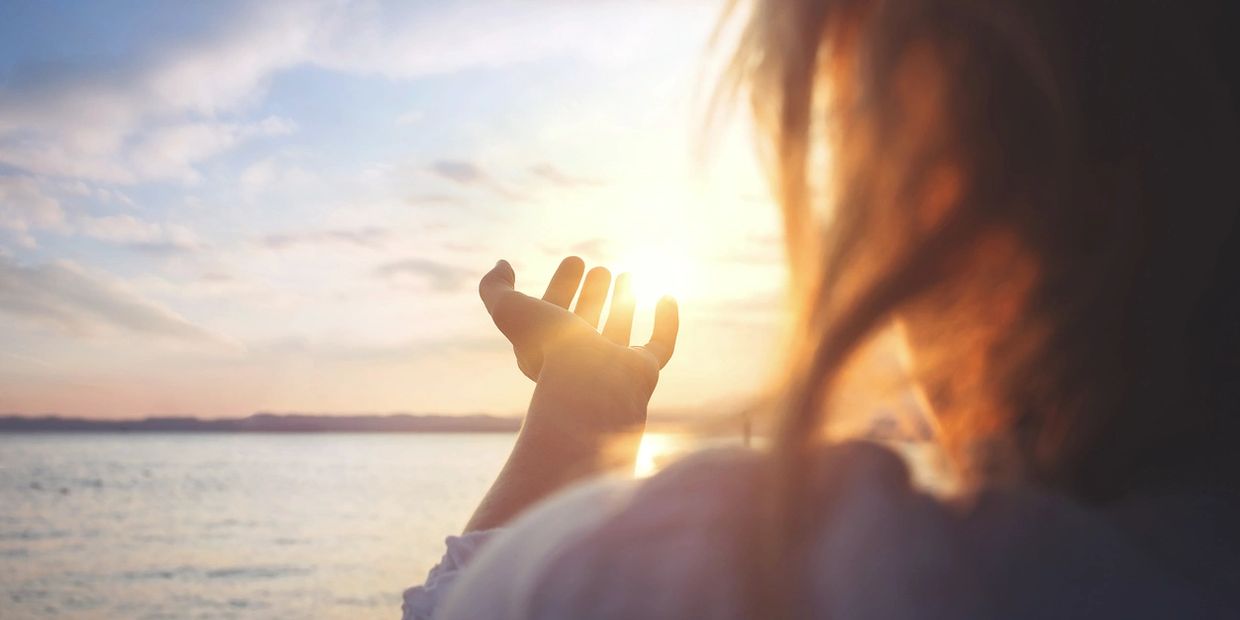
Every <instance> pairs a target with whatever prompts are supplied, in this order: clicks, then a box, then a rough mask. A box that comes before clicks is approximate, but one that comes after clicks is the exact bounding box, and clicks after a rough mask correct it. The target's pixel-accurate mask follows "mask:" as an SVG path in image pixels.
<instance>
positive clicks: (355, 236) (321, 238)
mask: <svg viewBox="0 0 1240 620" xmlns="http://www.w3.org/2000/svg"><path fill="white" fill-rule="evenodd" d="M391 238H392V231H391V230H389V229H387V228H382V227H378V226H368V227H364V228H336V229H331V230H314V231H307V232H298V233H282V234H273V235H267V236H265V237H262V238H261V239H259V240H258V243H259V245H261V246H263V247H266V248H268V249H272V250H286V249H289V248H293V247H299V246H316V245H349V246H355V247H360V248H374V247H378V246H381V245H383V244H385V243H386V242H387V241H389V240H390V239H391Z"/></svg>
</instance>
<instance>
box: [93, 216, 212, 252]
mask: <svg viewBox="0 0 1240 620" xmlns="http://www.w3.org/2000/svg"><path fill="white" fill-rule="evenodd" d="M73 228H74V230H76V231H77V233H78V234H80V235H83V236H86V237H90V238H92V239H97V240H99V241H105V242H107V243H114V244H117V245H123V246H126V247H130V248H133V249H136V250H143V251H147V252H152V253H157V254H175V253H181V252H191V251H194V250H197V249H198V248H199V247H201V244H200V243H199V241H198V237H197V235H195V234H194V233H193V231H191V230H190V229H188V228H186V227H184V226H180V225H177V224H160V223H157V222H149V221H146V220H142V219H139V218H136V217H134V216H132V215H129V214H124V213H122V214H117V215H103V216H92V215H82V216H77V217H75V218H74V219H73Z"/></svg>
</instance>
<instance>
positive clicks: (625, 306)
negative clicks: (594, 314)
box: [603, 273, 635, 347]
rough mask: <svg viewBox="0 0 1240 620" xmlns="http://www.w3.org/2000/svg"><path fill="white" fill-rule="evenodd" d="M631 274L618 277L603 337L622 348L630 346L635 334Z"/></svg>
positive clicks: (612, 293)
mask: <svg viewBox="0 0 1240 620" xmlns="http://www.w3.org/2000/svg"><path fill="white" fill-rule="evenodd" d="M629 278H630V276H629V274H627V273H622V274H620V275H618V276H616V287H615V289H613V290H612V292H611V309H610V310H608V311H607V325H606V326H604V327H603V336H604V337H605V338H607V339H608V340H610V341H612V342H614V343H616V344H618V345H620V346H622V347H627V346H629V336H630V335H631V334H632V333H633V306H634V303H635V302H634V300H633V291H632V290H631V289H630V288H629Z"/></svg>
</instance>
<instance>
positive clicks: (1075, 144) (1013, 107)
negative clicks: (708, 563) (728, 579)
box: [733, 0, 1240, 612]
mask: <svg viewBox="0 0 1240 620" xmlns="http://www.w3.org/2000/svg"><path fill="white" fill-rule="evenodd" d="M746 6H748V8H749V9H750V14H749V15H748V18H747V25H746V27H745V28H744V30H743V34H742V40H741V45H740V51H739V53H738V54H737V56H736V60H735V64H734V69H733V70H734V76H735V77H736V78H737V81H738V82H739V83H740V84H741V85H742V86H743V87H744V88H746V89H747V90H748V92H749V93H750V96H751V102H752V106H753V110H754V113H755V116H756V118H757V120H758V125H759V127H760V130H761V135H762V137H763V138H764V141H763V146H764V152H765V154H766V156H767V160H768V161H769V163H770V167H771V170H772V173H773V179H774V185H775V188H776V191H777V197H778V199H779V202H780V204H781V205H782V208H783V211H784V214H785V223H786V235H787V240H788V245H789V259H790V262H791V265H792V271H793V274H794V276H793V290H794V292H795V293H796V295H797V297H798V299H799V300H800V304H799V308H800V311H799V312H798V313H797V314H796V321H797V323H796V325H795V333H796V334H797V337H798V340H799V342H800V343H801V344H800V346H799V350H798V352H797V354H796V355H795V356H794V357H795V359H794V363H793V370H792V372H791V373H790V381H789V386H788V387H787V388H786V390H785V393H786V396H787V398H786V403H785V405H784V406H783V415H782V416H781V419H780V422H779V426H778V429H777V431H776V433H775V436H774V441H773V450H772V467H771V471H772V474H773V476H772V478H771V484H770V489H771V492H772V494H773V496H772V501H771V506H772V512H771V515H770V518H769V519H767V521H766V524H767V528H766V531H765V533H764V535H763V536H762V537H761V540H762V542H763V543H764V545H765V546H764V549H765V555H764V556H763V557H765V558H767V560H768V561H764V562H760V563H759V567H760V571H759V574H760V578H761V579H762V580H764V581H766V582H767V583H774V582H778V581H780V580H783V579H785V578H786V577H787V576H786V575H780V574H779V572H780V570H781V569H780V567H781V566H787V564H788V562H787V561H786V560H787V556H788V554H789V553H790V550H791V549H793V548H795V546H796V542H797V537H798V536H799V535H801V533H802V532H803V531H805V530H806V529H808V528H807V526H808V524H809V523H811V522H812V521H813V519H815V518H816V517H815V515H814V514H813V512H812V510H811V504H812V499H810V498H808V496H807V489H808V488H809V487H810V486H811V485H810V484H809V482H808V477H809V476H810V475H811V474H810V472H812V471H814V466H813V465H814V464H813V461H814V459H815V458H816V456H815V455H818V454H821V451H819V450H815V447H816V445H817V444H818V443H819V439H820V438H821V437H822V433H821V429H822V428H823V425H824V423H825V421H826V418H827V417H828V416H829V415H830V412H831V409H832V401H833V398H834V397H835V394H834V393H833V385H835V383H836V379H837V378H838V377H839V375H840V373H841V372H843V370H844V368H845V367H846V366H847V364H848V362H849V360H850V359H851V358H852V356H853V353H854V352H855V351H856V350H857V349H858V347H860V346H861V345H863V344H864V343H865V342H866V340H867V339H868V338H869V337H870V336H872V335H873V334H874V333H875V332H876V331H877V330H878V329H879V328H881V327H883V326H885V325H887V324H889V323H891V322H892V321H893V320H899V321H901V322H904V323H906V324H907V326H908V332H909V333H910V334H911V335H912V337H911V339H912V341H913V342H912V344H913V349H914V351H915V354H916V355H917V357H918V363H917V375H918V377H917V378H918V380H919V382H920V383H921V385H922V386H923V387H924V389H925V390H926V392H927V394H928V396H929V400H930V401H931V402H932V403H933V404H934V408H935V414H936V416H937V417H938V418H939V420H940V422H941V425H942V429H943V441H944V444H945V445H946V446H947V448H948V449H949V451H950V452H951V454H952V455H953V457H954V460H955V463H956V464H957V466H958V468H959V469H960V471H961V473H962V474H963V476H964V478H965V479H966V480H968V481H969V482H970V483H971V484H972V485H973V486H975V487H976V486H984V485H989V484H998V483H1003V482H1006V481H1010V480H1016V481H1020V482H1021V483H1028V484H1038V485H1041V486H1044V487H1046V488H1049V489H1052V490H1054V491H1057V492H1062V493H1065V494H1068V495H1071V496H1073V497H1076V498H1078V499H1079V500H1080V501H1084V502H1105V501H1109V500H1111V499H1114V498H1117V497H1121V496H1123V495H1125V494H1128V493H1131V492H1133V491H1134V490H1135V489H1138V488H1140V487H1142V486H1145V485H1151V484H1157V483H1159V482H1160V481H1162V480H1163V479H1166V478H1169V477H1174V476H1175V475H1176V474H1177V472H1184V471H1189V470H1191V469H1193V468H1194V467H1195V466H1196V465H1197V464H1198V462H1199V461H1201V460H1202V459H1214V457H1217V456H1218V455H1219V454H1221V451H1220V450H1219V449H1218V448H1217V447H1215V445H1214V444H1213V443H1211V442H1212V440H1214V439H1217V438H1221V437H1225V438H1226V439H1227V441H1235V439H1236V438H1237V435H1236V433H1235V431H1236V430H1237V429H1236V413H1237V412H1236V409H1237V403H1238V402H1240V399H1238V398H1237V384H1238V383H1240V327H1237V320H1238V317H1240V271H1238V268H1237V265H1240V239H1238V237H1240V235H1238V234H1237V228H1238V226H1240V222H1238V221H1237V208H1238V204H1240V200H1238V198H1240V194H1238V192H1237V184H1236V183H1235V181H1234V180H1233V176H1234V175H1235V174H1236V171H1237V170H1238V169H1240V167H1238V164H1240V161H1238V159H1237V146H1238V145H1240V140H1238V133H1237V118H1236V104H1237V99H1236V96H1237V91H1236V84H1237V81H1236V79H1235V78H1236V76H1235V65H1234V61H1233V60H1230V59H1232V58H1235V57H1237V56H1240V53H1232V52H1236V51H1237V50H1234V49H1225V47H1227V46H1228V45H1233V44H1230V43H1227V39H1226V37H1227V36H1229V35H1228V33H1226V32H1225V31H1224V28H1226V24H1234V23H1236V22H1235V20H1234V19H1228V17H1234V16H1232V15H1228V13H1230V12H1234V9H1232V8H1230V6H1229V3H1228V2H1224V1H1218V2H1187V3H1166V2H1155V1H1126V2H1079V1H1077V0H1062V1H1050V0H1027V1H1020V0H1009V1H998V2H986V1H982V0H903V1H884V0H835V1H830V0H766V1H758V2H756V3H755V4H753V5H742V6H740V7H738V8H734V13H737V12H742V11H743V9H744V8H746ZM823 153H825V156H820V154H823ZM819 201H822V202H823V203H825V204H826V205H828V206H827V209H826V211H825V213H826V217H825V221H820V219H816V218H815V216H814V213H815V204H816V203H817V202H819ZM1227 463H1228V465H1226V466H1223V467H1220V466H1219V463H1217V462H1212V463H1211V467H1210V468H1209V471H1212V472H1214V475H1216V476H1218V477H1219V478H1220V479H1221V480H1226V481H1235V480H1237V470H1236V468H1235V467H1234V466H1231V465H1230V463H1232V461H1231V460H1227ZM772 558H774V559H772ZM780 558H782V559H780ZM767 592H768V594H769V592H770V589H769V588H768V589H767ZM760 594H761V593H759V595H760ZM760 605H761V607H762V608H763V609H766V610H767V611H770V610H771V609H775V608H778V607H780V606H781V605H783V608H784V611H785V612H791V611H793V610H795V609H796V605H793V604H791V603H788V602H787V601H783V602H780V601H773V600H771V597H770V596H768V597H767V600H766V601H765V603H760Z"/></svg>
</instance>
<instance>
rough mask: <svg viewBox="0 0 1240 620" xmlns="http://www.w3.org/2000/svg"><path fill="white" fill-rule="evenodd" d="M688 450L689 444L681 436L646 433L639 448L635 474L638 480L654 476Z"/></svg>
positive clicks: (634, 469) (634, 468)
mask: <svg viewBox="0 0 1240 620" xmlns="http://www.w3.org/2000/svg"><path fill="white" fill-rule="evenodd" d="M688 449H689V443H688V442H687V441H686V440H685V438H684V437H682V436H680V435H674V434H671V433H646V434H645V435H644V436H642V441H641V444H640V445H639V446H638V448H637V464H636V465H635V466H634V467H633V474H634V475H635V476H637V477H638V478H646V477H649V476H652V475H654V474H655V473H657V472H658V471H659V470H660V469H663V467H665V466H666V465H667V464H668V463H669V462H670V461H672V460H673V459H675V458H676V457H677V456H679V455H680V454H683V453H684V452H685V451H686V450H688Z"/></svg>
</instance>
